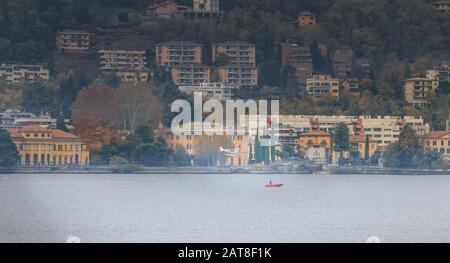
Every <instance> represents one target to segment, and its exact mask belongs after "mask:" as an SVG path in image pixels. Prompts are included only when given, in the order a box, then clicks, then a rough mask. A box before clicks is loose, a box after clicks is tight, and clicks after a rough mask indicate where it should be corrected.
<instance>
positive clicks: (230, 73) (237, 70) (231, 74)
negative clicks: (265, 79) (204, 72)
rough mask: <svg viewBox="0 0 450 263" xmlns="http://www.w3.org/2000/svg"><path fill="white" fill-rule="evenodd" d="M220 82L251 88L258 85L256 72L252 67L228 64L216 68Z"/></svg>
mask: <svg viewBox="0 0 450 263" xmlns="http://www.w3.org/2000/svg"><path fill="white" fill-rule="evenodd" d="M217 72H218V76H219V80H220V82H223V83H227V84H232V85H236V86H239V87H240V88H251V87H255V86H257V85H258V71H257V69H256V67H255V66H253V65H243V64H228V65H225V66H221V67H218V68H217Z"/></svg>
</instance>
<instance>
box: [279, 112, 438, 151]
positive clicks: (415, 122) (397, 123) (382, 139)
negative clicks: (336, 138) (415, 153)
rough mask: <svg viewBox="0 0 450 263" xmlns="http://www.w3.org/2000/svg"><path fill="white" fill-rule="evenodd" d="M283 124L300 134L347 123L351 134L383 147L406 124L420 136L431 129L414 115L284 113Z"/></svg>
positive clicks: (393, 139) (391, 140)
mask: <svg viewBox="0 0 450 263" xmlns="http://www.w3.org/2000/svg"><path fill="white" fill-rule="evenodd" d="M279 118H280V126H281V127H284V128H292V129H294V130H295V131H296V132H298V134H301V133H304V132H308V131H314V130H321V131H324V132H331V133H333V132H334V129H335V127H336V125H337V124H339V123H344V124H346V125H347V126H348V128H349V131H350V135H360V136H363V135H369V138H370V139H371V140H374V141H376V143H377V145H378V147H379V148H380V150H383V149H384V148H385V147H386V146H388V145H389V144H391V143H393V142H396V141H398V139H399V135H400V131H401V129H402V128H403V127H404V126H405V125H410V126H411V127H412V128H413V129H414V130H415V131H416V133H417V135H418V136H423V135H425V134H427V133H429V132H430V126H429V124H427V123H425V122H424V120H423V119H422V118H415V117H412V116H405V117H398V116H384V117H382V116H376V117H372V116H343V115H341V116H322V115H281V116H280V117H279Z"/></svg>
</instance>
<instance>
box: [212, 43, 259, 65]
mask: <svg viewBox="0 0 450 263" xmlns="http://www.w3.org/2000/svg"><path fill="white" fill-rule="evenodd" d="M220 54H225V55H226V56H227V57H228V60H229V63H230V64H249V65H253V66H255V65H256V46H255V45H253V44H249V43H245V42H238V41H229V42H224V43H218V44H214V45H213V46H212V61H213V63H214V62H216V60H217V58H218V57H219V56H220Z"/></svg>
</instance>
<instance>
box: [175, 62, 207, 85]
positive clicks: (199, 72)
mask: <svg viewBox="0 0 450 263" xmlns="http://www.w3.org/2000/svg"><path fill="white" fill-rule="evenodd" d="M170 74H171V76H172V81H173V83H175V85H177V86H180V85H182V86H188V85H189V86H192V85H200V84H201V83H210V82H211V68H210V67H208V66H205V65H202V64H180V65H177V66H173V67H172V68H171V69H170Z"/></svg>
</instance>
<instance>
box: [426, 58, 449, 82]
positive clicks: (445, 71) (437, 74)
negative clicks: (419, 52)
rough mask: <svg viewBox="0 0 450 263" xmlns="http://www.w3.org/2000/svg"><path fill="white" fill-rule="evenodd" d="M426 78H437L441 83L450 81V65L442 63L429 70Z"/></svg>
mask: <svg viewBox="0 0 450 263" xmlns="http://www.w3.org/2000/svg"><path fill="white" fill-rule="evenodd" d="M426 78H427V79H432V80H437V81H438V82H439V83H443V82H450V65H448V64H447V63H442V64H441V65H440V66H438V67H436V68H435V69H431V70H427V71H426Z"/></svg>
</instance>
